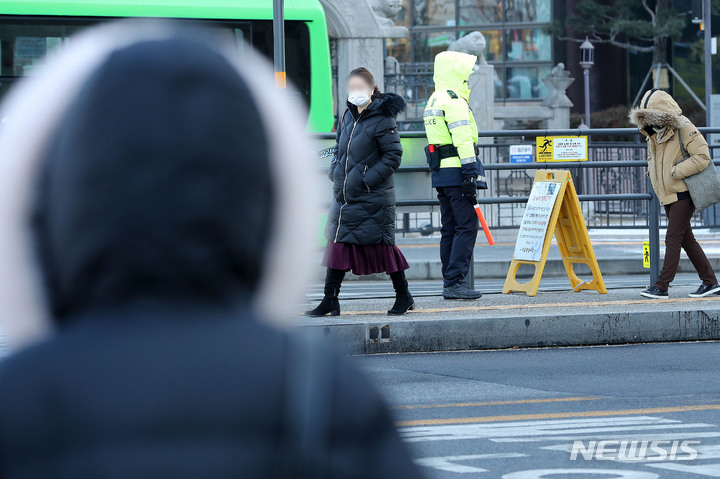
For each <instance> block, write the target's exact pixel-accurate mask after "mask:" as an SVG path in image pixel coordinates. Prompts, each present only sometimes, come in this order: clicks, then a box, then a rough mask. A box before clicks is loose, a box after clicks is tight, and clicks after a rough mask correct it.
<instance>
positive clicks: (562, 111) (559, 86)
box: [542, 63, 575, 130]
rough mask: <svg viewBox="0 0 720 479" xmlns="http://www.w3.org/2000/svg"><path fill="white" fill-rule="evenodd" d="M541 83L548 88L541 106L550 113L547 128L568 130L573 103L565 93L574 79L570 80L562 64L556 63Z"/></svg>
mask: <svg viewBox="0 0 720 479" xmlns="http://www.w3.org/2000/svg"><path fill="white" fill-rule="evenodd" d="M542 81H543V83H544V84H545V86H547V88H548V95H547V97H545V100H543V102H542V106H544V107H547V108H550V110H551V111H552V118H550V119H549V120H548V122H547V128H548V129H560V130H562V129H567V128H570V108H572V106H573V103H572V101H570V98H568V96H567V94H566V93H565V92H566V91H567V89H568V87H570V85H571V84H572V83H573V82H574V81H575V79H574V78H570V72H569V71H567V70H565V65H564V64H562V63H558V64H557V65H556V66H555V67H554V68H553V69H552V72H551V73H550V75H549V76H547V77H545V78H543V79H542Z"/></svg>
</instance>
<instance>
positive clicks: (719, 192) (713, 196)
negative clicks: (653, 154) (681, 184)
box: [677, 129, 720, 213]
mask: <svg viewBox="0 0 720 479" xmlns="http://www.w3.org/2000/svg"><path fill="white" fill-rule="evenodd" d="M677 132H678V139H679V140H680V150H682V155H683V159H682V161H686V160H687V159H688V158H690V154H689V153H688V151H687V149H686V148H685V141H684V140H683V137H682V132H681V131H680V130H679V129H678V131H677ZM682 161H681V162H680V163H682ZM684 181H685V184H686V185H687V187H688V192H689V193H690V198H692V202H693V204H694V205H695V210H696V211H697V212H698V213H699V212H701V211H703V210H704V209H705V208H707V207H708V206H711V205H714V204H716V203H720V176H718V173H717V170H716V169H715V164H714V163H713V162H712V160H711V161H710V164H709V165H707V166H706V167H705V169H704V170H702V171H701V172H700V173H695V174H694V175H692V176H688V177H687V178H685V179H684Z"/></svg>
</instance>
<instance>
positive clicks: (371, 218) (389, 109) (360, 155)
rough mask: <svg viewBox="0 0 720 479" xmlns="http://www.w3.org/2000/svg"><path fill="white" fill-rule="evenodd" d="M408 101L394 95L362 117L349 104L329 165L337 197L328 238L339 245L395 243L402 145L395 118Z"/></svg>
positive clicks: (386, 96) (379, 100)
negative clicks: (395, 175) (396, 178)
mask: <svg viewBox="0 0 720 479" xmlns="http://www.w3.org/2000/svg"><path fill="white" fill-rule="evenodd" d="M404 109H405V100H403V98H402V97H401V96H399V95H396V94H394V93H383V94H381V95H380V98H377V99H375V100H373V101H372V103H371V104H370V105H369V106H368V107H367V108H366V109H365V110H364V111H363V112H362V113H361V114H358V110H357V107H355V106H354V105H350V104H348V110H347V111H346V113H345V114H344V115H343V118H342V120H341V124H340V126H339V127H338V133H337V143H338V155H337V160H336V161H335V162H333V164H332V165H331V167H330V179H332V181H333V199H334V201H333V202H332V205H331V206H330V213H329V215H328V225H327V231H326V236H327V239H328V240H329V241H332V242H335V243H350V244H357V245H375V244H387V245H391V244H395V182H394V181H393V173H395V171H396V170H397V169H398V167H399V166H400V160H401V159H402V145H401V144H400V135H399V134H398V130H397V124H396V123H395V117H396V116H397V115H398V114H399V113H400V112H402V111H403V110H404Z"/></svg>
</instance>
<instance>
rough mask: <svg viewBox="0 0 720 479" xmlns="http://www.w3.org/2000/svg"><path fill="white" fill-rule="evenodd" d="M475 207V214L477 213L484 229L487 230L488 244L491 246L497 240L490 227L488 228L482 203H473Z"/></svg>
mask: <svg viewBox="0 0 720 479" xmlns="http://www.w3.org/2000/svg"><path fill="white" fill-rule="evenodd" d="M473 208H475V214H477V217H478V219H479V220H480V224H481V225H482V229H483V231H484V232H485V237H486V238H487V240H488V244H489V245H490V246H492V245H494V244H495V240H494V239H493V235H492V233H491V232H490V228H488V225H487V222H486V221H485V216H484V215H483V212H482V210H481V209H480V205H479V204H478V203H477V201H476V202H475V204H474V205H473Z"/></svg>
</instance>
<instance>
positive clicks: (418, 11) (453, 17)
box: [386, 0, 553, 107]
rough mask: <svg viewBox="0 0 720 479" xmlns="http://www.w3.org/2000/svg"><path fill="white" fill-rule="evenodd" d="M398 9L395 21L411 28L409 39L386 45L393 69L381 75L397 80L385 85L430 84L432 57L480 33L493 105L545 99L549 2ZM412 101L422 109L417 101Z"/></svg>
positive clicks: (415, 4) (419, 2) (410, 0)
mask: <svg viewBox="0 0 720 479" xmlns="http://www.w3.org/2000/svg"><path fill="white" fill-rule="evenodd" d="M402 5H403V10H402V12H401V13H400V15H398V17H397V20H398V22H397V23H398V24H402V25H404V26H406V27H407V28H408V29H409V30H410V38H407V39H388V40H387V42H386V54H387V56H388V57H389V58H388V62H386V64H387V65H391V66H392V69H389V70H388V71H387V72H386V74H387V75H390V76H392V75H396V76H397V78H390V79H389V80H390V83H392V84H396V85H402V84H406V85H407V88H409V89H413V90H417V89H418V87H419V86H420V85H419V84H417V83H418V82H423V81H425V82H430V83H431V82H432V76H431V74H430V72H431V71H432V62H433V59H434V57H435V55H436V54H438V53H439V52H441V51H444V50H447V48H448V46H450V44H451V43H452V42H454V41H455V40H457V39H458V38H461V37H463V36H464V35H467V34H468V33H471V32H474V31H479V32H481V33H482V34H483V35H484V36H485V40H486V42H487V47H486V50H485V51H486V53H485V55H486V58H487V61H488V63H489V64H490V65H492V66H493V67H494V68H495V78H496V80H495V98H496V100H497V101H508V102H511V101H528V100H541V99H543V98H544V97H545V96H546V95H547V90H546V88H545V86H544V84H543V82H542V78H544V77H545V76H547V75H548V74H549V72H550V69H551V67H552V63H553V47H552V45H553V42H552V38H551V37H550V35H548V34H547V33H546V29H547V27H548V26H549V25H550V22H551V21H552V2H551V0H403V2H402ZM410 83H413V84H412V85H410ZM429 90H430V91H431V90H432V88H429ZM415 100H416V101H417V102H418V105H417V106H418V107H420V106H422V105H421V103H422V99H421V98H416V99H415Z"/></svg>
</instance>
